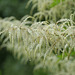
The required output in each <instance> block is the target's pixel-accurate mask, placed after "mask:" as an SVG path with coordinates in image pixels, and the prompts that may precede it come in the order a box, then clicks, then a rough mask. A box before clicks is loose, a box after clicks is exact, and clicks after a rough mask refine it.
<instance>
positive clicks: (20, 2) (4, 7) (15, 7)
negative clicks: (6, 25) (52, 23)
mask: <svg viewBox="0 0 75 75" xmlns="http://www.w3.org/2000/svg"><path fill="white" fill-rule="evenodd" d="M28 1H29V0H0V17H3V18H4V17H10V16H15V17H16V18H17V19H21V18H22V17H23V16H24V15H29V14H30V9H31V6H29V7H28V8H25V6H26V4H27V2H28Z"/></svg>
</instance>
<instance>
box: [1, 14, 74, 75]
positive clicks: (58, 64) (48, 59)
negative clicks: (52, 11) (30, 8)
mask: <svg viewBox="0 0 75 75" xmlns="http://www.w3.org/2000/svg"><path fill="white" fill-rule="evenodd" d="M74 16H75V14H74V15H71V17H70V19H61V20H59V21H57V23H56V24H55V23H54V24H49V23H47V22H44V21H43V22H36V21H35V20H34V22H33V23H32V22H30V21H27V20H28V18H26V19H25V20H22V21H18V20H16V19H15V20H14V18H13V17H10V18H5V19H0V31H1V32H0V35H1V37H0V38H2V37H4V36H5V35H6V36H7V38H6V39H5V40H4V42H3V45H2V46H7V48H9V49H8V50H10V51H12V52H13V53H14V55H15V56H17V57H18V59H20V58H21V61H22V62H26V61H31V62H33V63H34V64H35V65H36V67H35V71H36V70H39V69H40V68H41V69H46V70H47V71H48V73H49V74H50V73H51V74H52V75H60V74H62V75H65V74H67V75H70V74H72V75H74V74H75V71H74V68H75V67H74V66H75V64H74V63H75V61H74V60H73V61H72V62H71V60H72V58H73V57H71V58H69V57H70V54H71V53H72V52H75V21H74V20H75V19H74ZM28 23H31V26H26V24H28ZM9 40H10V41H9ZM7 41H8V42H7ZM65 54H66V56H65ZM59 56H61V57H62V58H64V57H65V58H64V60H60V59H59ZM67 59H70V60H67ZM70 62H71V63H70ZM69 67H70V69H69ZM46 70H45V71H46Z"/></svg>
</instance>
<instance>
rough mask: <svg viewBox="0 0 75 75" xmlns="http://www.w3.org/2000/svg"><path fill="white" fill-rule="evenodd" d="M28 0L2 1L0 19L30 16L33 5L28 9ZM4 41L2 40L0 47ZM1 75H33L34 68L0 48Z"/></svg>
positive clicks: (0, 2) (0, 3)
mask: <svg viewBox="0 0 75 75" xmlns="http://www.w3.org/2000/svg"><path fill="white" fill-rule="evenodd" d="M27 2H28V0H0V17H1V18H5V17H10V16H14V17H16V19H21V18H22V17H23V16H24V15H29V14H30V9H31V5H30V6H29V7H28V8H27V9H26V8H25V6H26V4H27ZM1 44H2V40H1V39H0V46H1ZM0 75H33V66H31V65H30V64H29V63H27V64H22V63H21V62H20V61H18V60H17V59H15V58H14V57H13V55H12V53H10V52H8V51H7V49H6V48H1V47H0Z"/></svg>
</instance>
